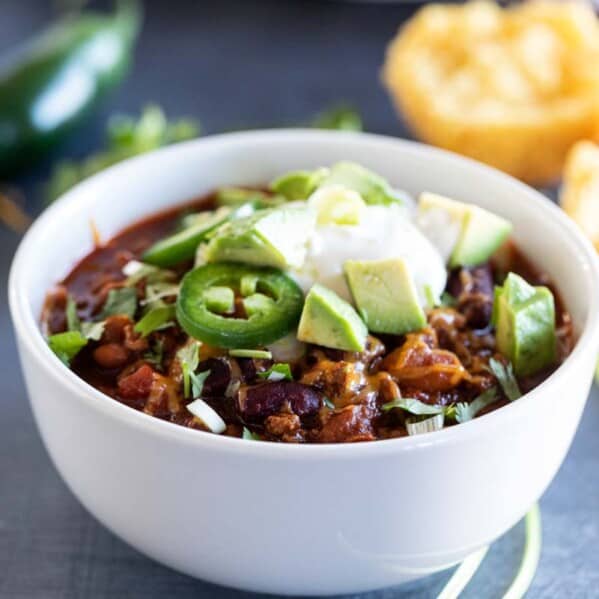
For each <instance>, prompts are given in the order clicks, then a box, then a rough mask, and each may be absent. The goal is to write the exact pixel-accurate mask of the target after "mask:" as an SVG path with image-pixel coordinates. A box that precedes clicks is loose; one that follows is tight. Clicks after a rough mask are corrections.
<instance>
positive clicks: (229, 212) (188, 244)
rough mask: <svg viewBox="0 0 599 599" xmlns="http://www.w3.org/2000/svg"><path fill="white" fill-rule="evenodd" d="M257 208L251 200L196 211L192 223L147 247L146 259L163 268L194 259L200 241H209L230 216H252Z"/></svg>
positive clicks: (232, 218) (190, 220)
mask: <svg viewBox="0 0 599 599" xmlns="http://www.w3.org/2000/svg"><path fill="white" fill-rule="evenodd" d="M255 210H256V206H255V205H254V204H252V203H251V202H248V203H246V204H243V205H242V206H239V207H238V208H235V209H232V208H228V207H222V208H219V209H218V210H215V211H213V212H200V213H198V214H194V215H193V216H194V217H195V218H194V219H193V220H192V219H187V221H186V222H191V223H192V224H190V225H189V226H188V227H185V228H184V229H183V230H181V231H179V232H178V233H175V234H174V235H170V236H169V237H165V238H164V239H161V240H160V241H157V242H156V243H155V244H154V245H152V246H151V247H150V248H148V249H147V250H146V252H145V253H144V255H143V256H142V260H143V261H144V262H147V263H148V264H154V265H155V266H160V267H162V268H168V267H170V266H175V265H176V264H180V263H181V262H186V261H188V260H193V258H194V256H195V252H196V250H197V248H198V246H199V245H200V243H202V242H203V241H205V240H206V239H207V238H208V236H209V235H210V234H211V233H212V232H213V231H215V230H216V229H218V227H220V226H221V225H222V224H224V223H225V222H227V221H229V220H234V219H236V218H244V217H246V216H250V215H251V214H253V213H254V211H255Z"/></svg>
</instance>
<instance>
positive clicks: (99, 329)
mask: <svg viewBox="0 0 599 599" xmlns="http://www.w3.org/2000/svg"><path fill="white" fill-rule="evenodd" d="M105 326H106V323H105V322H104V321H103V320H102V321H100V322H82V323H81V333H83V336H84V337H86V338H87V339H89V340H90V341H100V338H101V337H102V335H103V334H104V328H105Z"/></svg>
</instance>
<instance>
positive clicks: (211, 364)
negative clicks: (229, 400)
mask: <svg viewBox="0 0 599 599" xmlns="http://www.w3.org/2000/svg"><path fill="white" fill-rule="evenodd" d="M207 370H209V371H210V374H209V375H208V378H207V379H206V380H205V381H204V389H203V391H202V395H203V396H206V397H223V396H224V395H225V391H226V390H227V387H228V386H229V383H230V382H231V365H230V364H229V362H228V361H227V360H226V359H224V358H208V359H207V360H204V361H202V362H200V364H199V366H198V370H197V372H206V371H207Z"/></svg>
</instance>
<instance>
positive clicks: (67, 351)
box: [48, 331, 87, 366]
mask: <svg viewBox="0 0 599 599" xmlns="http://www.w3.org/2000/svg"><path fill="white" fill-rule="evenodd" d="M48 345H49V346H50V349H51V350H52V351H53V352H54V353H55V354H56V355H57V356H58V357H59V358H60V360H61V361H62V362H63V364H65V365H66V366H69V365H70V363H71V360H72V359H73V358H74V357H75V356H76V355H77V354H78V353H79V352H80V351H81V350H82V349H83V348H84V347H85V346H86V345H87V339H86V338H85V337H84V336H83V334H82V333H81V332H80V331H67V332H66V333H57V334H56V335H50V337H48Z"/></svg>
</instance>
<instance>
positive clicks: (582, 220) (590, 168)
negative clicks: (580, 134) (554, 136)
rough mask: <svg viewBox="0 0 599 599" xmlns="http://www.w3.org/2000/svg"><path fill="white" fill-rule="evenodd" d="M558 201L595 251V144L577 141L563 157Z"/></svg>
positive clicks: (598, 151) (598, 161)
mask: <svg viewBox="0 0 599 599" xmlns="http://www.w3.org/2000/svg"><path fill="white" fill-rule="evenodd" d="M560 204H561V206H562V208H563V209H564V211H565V212H566V213H567V214H568V216H570V217H571V218H572V219H573V220H574V221H576V222H577V223H578V225H579V226H580V227H581V228H582V230H583V231H584V232H585V233H586V235H588V237H589V238H590V239H591V241H592V242H593V243H594V244H595V247H596V248H597V250H598V251H599V146H598V145H596V144H594V143H592V142H589V141H581V142H579V143H577V144H576V145H575V146H574V147H573V148H572V150H571V151H570V153H569V154H568V159H567V160H566V168H565V170H564V181H563V184H562V188H561V193H560Z"/></svg>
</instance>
